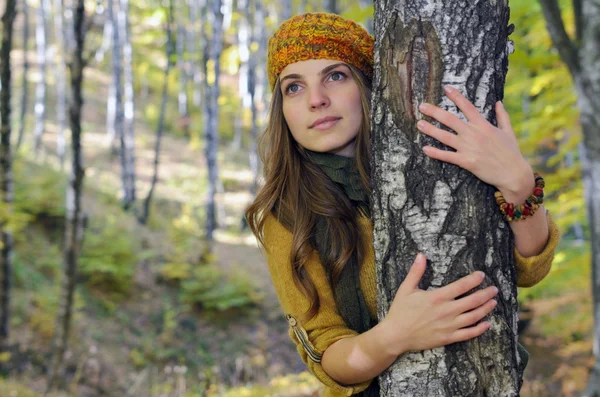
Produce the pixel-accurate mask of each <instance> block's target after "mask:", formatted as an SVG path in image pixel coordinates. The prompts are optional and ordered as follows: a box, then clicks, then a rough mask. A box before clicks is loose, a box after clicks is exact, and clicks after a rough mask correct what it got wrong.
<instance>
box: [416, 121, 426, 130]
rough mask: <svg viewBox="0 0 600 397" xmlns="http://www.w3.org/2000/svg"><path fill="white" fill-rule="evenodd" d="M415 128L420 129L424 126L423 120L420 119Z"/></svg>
mask: <svg viewBox="0 0 600 397" xmlns="http://www.w3.org/2000/svg"><path fill="white" fill-rule="evenodd" d="M417 128H418V129H420V130H422V129H423V128H425V122H424V121H423V120H420V121H419V122H418V123H417Z"/></svg>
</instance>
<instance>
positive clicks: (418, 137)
mask: <svg viewBox="0 0 600 397" xmlns="http://www.w3.org/2000/svg"><path fill="white" fill-rule="evenodd" d="M508 19H509V9H508V5H507V3H506V2H501V1H498V2H497V1H471V2H466V1H455V2H449V1H448V2H439V1H432V0H396V1H394V0H381V1H376V2H375V37H376V43H375V68H376V72H375V76H374V82H373V93H374V94H373V102H372V104H373V112H372V122H373V136H372V150H373V161H372V167H373V183H374V193H373V198H374V199H373V201H374V202H373V223H374V247H375V253H376V266H377V283H378V292H379V297H380V298H379V304H378V315H379V319H380V320H381V319H383V318H384V317H385V315H386V313H387V312H388V309H389V305H390V303H391V302H392V300H393V298H394V296H395V294H396V291H397V290H398V287H399V285H400V284H401V282H402V281H403V279H404V278H405V276H406V274H407V273H408V270H409V269H410V266H411V264H412V263H413V261H414V258H415V256H416V254H417V253H418V252H423V253H425V254H426V256H427V258H428V260H429V263H428V268H427V271H426V273H425V276H424V277H423V279H422V282H421V285H420V287H421V288H423V289H434V288H439V287H442V286H444V285H447V284H449V283H451V282H453V281H455V280H457V279H458V278H460V277H463V276H465V275H467V274H469V273H471V272H473V271H475V270H482V271H483V272H485V274H486V275H487V277H486V280H485V281H484V282H483V284H482V286H481V288H485V287H487V286H489V285H496V286H497V287H498V289H499V291H500V292H499V294H498V296H497V300H498V305H497V307H496V309H495V311H494V312H493V314H492V315H491V316H489V321H490V322H491V324H492V327H491V328H490V329H489V330H488V331H486V332H485V333H484V334H483V335H482V336H481V337H479V338H476V339H475V340H472V341H469V342H465V343H457V344H452V345H447V346H445V347H443V348H438V349H434V350H428V351H423V352H414V353H408V354H405V355H403V356H401V357H400V358H399V359H398V360H397V361H396V362H395V363H394V364H393V365H392V366H391V367H390V368H389V369H388V370H387V371H386V372H384V373H383V374H382V375H381V376H380V385H381V395H382V396H388V397H392V396H394V397H397V396H404V397H433V396H453V397H470V396H473V397H475V396H477V397H483V396H518V395H519V389H520V386H521V383H522V368H520V363H521V358H520V357H519V354H518V350H517V321H518V318H517V308H518V303H517V287H516V272H515V269H514V257H513V244H514V243H513V239H512V234H511V232H510V228H509V227H508V225H507V224H506V222H505V221H504V220H503V219H502V217H501V214H500V211H498V208H497V206H496V204H495V202H494V197H493V194H494V191H495V189H494V188H493V187H492V186H489V185H487V184H485V183H483V182H481V181H479V180H478V179H477V178H476V177H474V176H473V175H472V174H471V173H469V172H467V171H465V170H463V169H460V168H459V167H457V166H454V165H451V164H447V163H442V162H440V161H437V160H433V159H430V158H428V157H427V156H425V155H424V154H423V152H422V147H423V146H424V145H433V146H437V147H442V145H441V144H440V143H438V142H437V141H434V140H433V139H431V138H429V137H427V136H425V135H423V134H419V133H418V132H417V129H416V122H417V121H418V120H419V119H420V117H421V113H420V112H419V111H418V110H417V109H418V106H419V104H421V103H422V102H428V103H433V104H438V105H439V106H441V107H442V108H445V109H447V110H450V111H452V112H454V113H458V110H457V109H456V107H455V106H454V105H453V103H452V102H451V101H450V100H449V99H447V98H446V97H445V96H444V97H443V96H442V94H441V92H442V86H443V85H452V86H454V87H456V88H458V89H459V90H460V91H461V92H462V93H463V94H465V95H466V97H467V98H469V100H471V101H472V102H473V103H474V104H475V106H476V107H477V108H478V109H479V110H480V112H481V113H482V114H483V115H484V117H486V118H487V119H488V120H490V121H493V120H494V119H495V114H494V111H493V109H494V104H495V102H496V101H497V100H501V99H502V97H503V89H504V82H505V76H506V72H507V66H508V61H507V57H508V53H509V52H510V50H511V48H512V43H509V42H508V41H507V38H508V35H509V34H510V32H511V28H510V27H509V26H508ZM461 117H463V116H462V115H461Z"/></svg>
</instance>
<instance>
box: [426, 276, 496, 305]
mask: <svg viewBox="0 0 600 397" xmlns="http://www.w3.org/2000/svg"><path fill="white" fill-rule="evenodd" d="M484 278H485V274H484V273H483V272H481V271H477V272H473V273H471V274H469V275H468V276H464V277H463V278H460V279H458V280H456V281H454V282H453V283H450V284H448V285H446V286H445V287H442V288H440V289H438V290H437V291H436V292H437V293H438V294H439V295H441V296H442V297H443V299H445V300H450V299H454V298H456V297H457V296H460V295H463V294H465V293H467V292H469V291H470V290H472V289H473V288H475V287H477V286H478V285H479V284H481V282H482V281H483V279H484Z"/></svg>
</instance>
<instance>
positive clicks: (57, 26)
mask: <svg viewBox="0 0 600 397" xmlns="http://www.w3.org/2000/svg"><path fill="white" fill-rule="evenodd" d="M54 40H55V43H54V45H55V48H56V122H57V124H58V126H57V127H58V131H57V137H56V152H57V154H58V158H59V161H60V164H61V167H62V166H63V165H64V161H65V151H66V147H65V128H66V123H67V113H66V108H67V67H66V63H65V47H66V45H65V44H66V38H65V34H64V18H63V1H62V0H54Z"/></svg>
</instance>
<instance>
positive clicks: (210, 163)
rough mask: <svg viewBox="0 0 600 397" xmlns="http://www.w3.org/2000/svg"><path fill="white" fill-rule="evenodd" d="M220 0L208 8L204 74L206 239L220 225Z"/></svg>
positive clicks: (221, 24)
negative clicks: (207, 41) (217, 199)
mask: <svg viewBox="0 0 600 397" xmlns="http://www.w3.org/2000/svg"><path fill="white" fill-rule="evenodd" d="M221 7H222V1H221V0H211V4H210V10H208V16H209V23H210V26H211V27H212V35H211V38H210V48H209V51H208V59H207V69H206V76H205V86H206V88H205V89H206V93H207V94H208V95H206V98H207V99H208V101H207V102H208V104H207V106H206V108H205V109H206V113H203V115H202V117H203V118H205V119H206V122H205V124H204V126H205V129H204V137H205V139H206V144H205V145H206V146H205V148H204V153H205V156H206V164H207V167H208V193H207V201H206V240H207V241H208V242H209V245H210V243H211V242H212V241H213V232H214V231H215V229H216V227H217V223H216V222H217V216H216V203H215V195H216V193H217V184H218V183H219V167H218V164H217V151H218V149H219V103H218V100H219V93H220V90H219V77H220V75H221V65H220V57H221V51H222V49H223V25H224V22H223V21H224V20H223V12H222V10H221Z"/></svg>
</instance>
